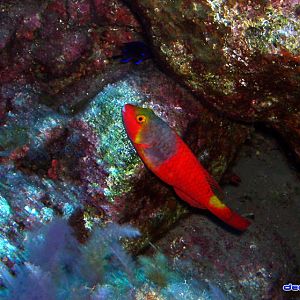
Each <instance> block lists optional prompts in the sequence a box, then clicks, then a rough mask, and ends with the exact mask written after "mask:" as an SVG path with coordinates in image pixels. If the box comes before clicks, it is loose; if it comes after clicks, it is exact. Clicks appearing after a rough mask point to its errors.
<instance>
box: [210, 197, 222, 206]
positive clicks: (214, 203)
mask: <svg viewBox="0 0 300 300" xmlns="http://www.w3.org/2000/svg"><path fill="white" fill-rule="evenodd" d="M209 204H210V205H212V206H214V207H217V208H225V207H226V205H225V204H224V203H222V202H221V201H220V200H219V198H218V197H217V196H212V197H211V198H210V199H209Z"/></svg>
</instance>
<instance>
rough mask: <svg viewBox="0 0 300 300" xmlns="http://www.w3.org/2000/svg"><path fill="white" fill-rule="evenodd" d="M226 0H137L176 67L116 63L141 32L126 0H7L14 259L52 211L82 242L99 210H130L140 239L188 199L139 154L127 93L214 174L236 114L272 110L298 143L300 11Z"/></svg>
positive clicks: (6, 100) (225, 156)
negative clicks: (130, 134) (127, 116)
mask: <svg viewBox="0 0 300 300" xmlns="http://www.w3.org/2000/svg"><path fill="white" fill-rule="evenodd" d="M161 3H163V6H162V5H161ZM226 3H227V4H226V5H227V6H226V7H225V6H222V5H221V4H218V2H215V1H214V2H212V1H193V2H191V1H176V3H174V1H163V2H162V1H155V2H154V1H152V2H151V1H145V0H143V1H132V2H131V4H132V7H133V8H134V10H135V11H136V12H137V13H138V14H139V15H140V16H141V17H142V18H141V20H143V22H145V23H144V24H145V29H146V31H147V33H148V35H149V36H150V37H151V41H152V44H153V50H154V52H155V54H156V56H157V58H158V59H159V61H160V62H164V66H166V67H168V69H169V70H171V71H172V73H173V74H176V75H177V77H176V79H175V80H172V79H170V78H169V77H167V76H166V75H165V74H163V73H162V72H160V71H159V70H157V68H156V67H155V66H154V65H153V62H151V61H146V62H143V63H142V64H141V65H137V66H135V65H133V64H131V63H129V64H121V63H120V62H119V57H118V56H120V54H121V52H122V51H121V49H122V46H123V43H126V42H130V41H133V40H141V32H142V28H141V26H140V25H139V23H138V22H137V20H136V18H135V17H134V15H133V14H132V13H131V12H130V10H129V8H128V7H126V6H125V5H124V3H123V2H120V1H108V0H107V1H106V0H94V1H87V0H78V1H77V0H70V1H58V0H50V1H35V0H28V1H17V0H12V1H5V3H4V2H3V1H2V2H1V4H0V9H1V15H0V24H1V28H0V49H1V50H0V51H1V53H0V54H1V55H0V85H1V89H0V224H1V228H0V256H1V258H2V259H3V261H5V263H6V264H7V265H9V266H11V265H12V264H11V262H16V261H18V259H19V258H20V257H19V255H18V254H19V252H18V249H19V248H20V247H22V239H23V237H24V234H25V233H26V230H29V229H31V228H32V227H33V226H34V224H36V223H37V222H43V223H47V222H48V221H49V220H51V219H52V218H53V216H54V215H62V216H64V217H65V218H68V217H70V216H71V220H70V223H71V224H72V226H74V228H75V229H76V233H77V237H78V238H79V239H80V241H81V242H84V241H85V239H86V237H87V235H88V230H89V229H90V228H92V227H95V226H97V225H98V224H99V223H103V222H110V221H116V222H119V223H128V222H129V223H132V224H133V225H135V226H137V227H138V228H139V229H140V230H141V231H142V233H143V237H142V239H141V240H140V241H139V242H137V243H135V245H131V247H132V249H133V250H140V249H141V248H142V247H143V246H145V245H147V242H148V241H149V240H153V239H154V238H155V237H157V236H159V235H160V234H161V233H163V232H164V231H166V230H167V229H168V228H170V226H171V225H172V224H174V222H175V221H176V220H178V219H179V218H180V216H182V215H183V214H185V213H186V212H187V211H188V208H187V206H186V205H185V204H183V203H182V202H181V200H179V199H178V198H176V196H175V194H174V192H173V191H172V189H171V188H170V187H168V186H166V185H165V184H164V183H162V182H161V181H159V180H158V179H157V178H156V177H155V176H154V175H152V174H151V173H150V172H149V170H147V169H146V168H145V166H144V165H143V163H142V162H141V160H140V159H139V157H138V156H137V155H136V153H135V151H134V149H133V147H132V145H131V143H130V142H129V140H128V138H127V136H126V133H125V130H124V126H123V124H122V118H121V108H122V106H123V105H124V104H125V103H133V104H136V105H141V106H145V107H150V108H152V109H153V110H154V111H155V113H156V114H158V115H159V116H160V117H161V118H162V119H164V120H165V121H166V122H167V123H168V124H169V125H170V126H171V127H172V128H174V129H175V130H176V131H177V132H178V133H179V134H180V135H181V136H182V137H183V139H184V140H185V141H186V142H187V144H188V145H189V146H190V147H191V149H192V150H193V152H194V153H195V154H196V155H197V156H198V158H199V160H201V162H202V163H203V164H204V166H205V167H206V168H207V169H209V170H210V172H211V173H212V174H213V175H214V176H215V177H216V178H217V179H219V178H220V177H221V176H222V174H223V173H224V171H225V170H226V168H227V166H228V164H229V163H230V162H231V160H232V159H233V157H234V155H235V153H236V150H237V149H238V148H239V146H240V145H241V144H242V143H243V142H244V141H245V139H246V138H247V136H248V134H249V131H250V128H249V127H248V126H245V125H241V124H240V123H237V122H235V121H232V119H233V118H237V119H239V120H246V121H257V120H259V121H266V122H268V123H270V124H272V126H274V127H276V128H277V129H278V130H279V131H280V132H281V133H282V135H284V136H287V135H289V142H290V143H291V145H292V146H293V147H294V148H296V147H298V145H299V142H298V136H299V127H298V129H297V130H298V131H297V130H296V128H297V127H296V126H297V124H298V122H299V119H300V118H298V117H297V101H296V100H297V99H298V98H297V95H299V90H298V89H297V87H298V86H297V83H298V79H299V78H298V73H297V70H298V69H297V68H298V64H299V60H298V56H297V55H298V54H297V51H298V50H297V49H298V44H297V43H298V40H297V39H294V40H293V37H294V33H295V32H296V33H297V32H298V31H297V30H298V23H297V22H296V21H295V22H294V21H293V20H298V19H297V18H298V13H297V10H295V13H294V14H292V12H291V10H290V8H291V7H292V6H291V5H292V4H291V5H285V7H284V9H283V10H282V11H281V10H280V5H281V4H280V3H281V2H278V3H277V2H276V3H275V4H276V5H275V4H274V6H273V8H269V6H268V5H267V3H265V4H261V3H260V2H258V1H256V2H252V3H253V5H252V4H251V5H250V6H249V5H248V4H247V2H246V1H242V2H238V3H236V2H234V1H228V2H226ZM254 4H255V5H257V8H256V6H254ZM247 5H248V6H247ZM246 6H247V7H246ZM248 16H249V17H250V16H251V17H252V18H253V19H254V21H253V24H252V23H251V24H252V25H250V23H249V24H248V23H247V22H246V21H245V20H247V19H249V18H248ZM259 16H262V17H263V19H260V18H259ZM266 18H267V21H265V22H263V21H262V20H265V19H266ZM286 20H291V23H290V24H291V25H290V27H289V26H288V25H287V24H286ZM245 22H246V23H245ZM249 22H250V21H249ZM268 22H269V23H268ZM272 22H273V23H272ZM268 24H269V25H268ZM268 26H269V27H268ZM276 26H278V27H276ZM252 27H253V28H252ZM274 28H277V29H276V30H277V31H274V30H275V29H274ZM273 29H274V30H273ZM285 30H290V31H289V34H288V35H287V36H286V37H284V34H285V32H286V31H285ZM276 34H277V35H276ZM262 36H263V37H264V38H263V39H262V38H261V37H262ZM274 39H275V40H274ZM274 41H275V42H274ZM275 44H276V45H277V46H276V45H275ZM278 45H279V46H278ZM281 45H286V46H285V47H284V49H281V48H280V47H281ZM179 82H181V83H182V82H183V83H185V84H186V86H188V87H189V88H190V90H191V91H193V92H195V93H197V95H198V96H200V97H199V98H198V99H196V98H195V96H193V95H191V94H190V93H189V92H188V91H187V90H186V89H185V88H183V87H182V86H180V85H179ZM272 82H273V84H272ZM199 100H201V101H204V102H206V103H209V104H210V107H214V108H215V109H217V110H218V111H219V112H222V114H216V113H215V112H213V111H210V110H209V109H208V107H209V106H205V107H204V106H203V105H202V104H201V101H199ZM284 101H285V102H284ZM284 103H285V104H284ZM228 116H230V117H231V119H228V118H227V117H228ZM298 153H299V152H298ZM201 226H206V225H205V222H203V224H202V225H201ZM209 226H210V225H208V226H207V228H208V230H210V229H209V228H210V227H209ZM221 226H222V225H220V227H221ZM187 230H191V231H192V232H193V229H192V228H187ZM204 230H205V229H204ZM204 230H203V232H204ZM220 230H221V228H220ZM212 232H213V231H212ZM221 232H222V231H220V235H219V236H220V238H223V237H224V239H225V240H226V241H228V243H229V244H230V243H233V244H234V243H237V241H236V240H234V237H225V236H224V235H223V234H222V233H221ZM255 234H256V233H255ZM255 234H254V235H255ZM257 234H259V233H257ZM250 236H251V235H250ZM197 238H198V237H197V236H195V240H197ZM254 238H255V236H254ZM271 239H273V236H272V238H271ZM197 241H198V242H199V243H200V244H201V245H204V246H205V243H204V242H203V240H201V239H200V238H199V239H198V240H197ZM224 243H225V244H226V242H224ZM270 243H271V242H270ZM225 244H224V245H225ZM210 245H211V249H213V248H214V246H213V245H212V244H210ZM230 245H231V244H230ZM234 245H236V244H234ZM266 245H267V246H268V247H269V246H270V247H272V245H269V244H266ZM225 246H226V245H225ZM226 247H227V246H226ZM237 249H239V248H237ZM245 249H246V250H245ZM245 249H241V251H242V253H243V255H246V254H247V253H249V251H250V250H249V249H248V248H247V247H246V248H245ZM244 250H245V251H244ZM236 251H238V250H236ZM243 251H244V252H243ZM247 251H248V252H247ZM220 253H222V252H221V250H220ZM266 253H267V252H266ZM203 255H207V256H208V257H210V256H211V253H209V251H206V252H203ZM241 257H244V256H241ZM251 257H254V258H256V257H257V256H255V255H254V256H251ZM278 257H279V261H282V259H281V256H278ZM275 258H276V257H275V256H274V260H275ZM272 259H273V257H272ZM231 262H232V260H231ZM214 263H216V264H217V263H218V260H216V261H214ZM248 267H249V266H247V268H248ZM220 268H221V269H226V268H227V267H226V266H225V265H222V264H220ZM221 269H220V270H221ZM278 269H279V268H278ZM218 270H219V269H218ZM227 270H229V268H227ZM247 270H248V271H249V270H250V267H249V269H247ZM254 271H256V269H255V268H254V269H253V270H252V271H251V272H254ZM281 271H282V273H283V274H285V273H286V272H288V271H289V269H284V270H281ZM228 272H230V271H228ZM266 272H269V271H268V270H267V271H266ZM237 274H238V275H237V276H240V277H239V278H242V279H241V280H243V278H244V277H243V276H244V275H245V273H242V272H241V273H237ZM264 274H265V273H264ZM263 276H265V275H263ZM284 278H285V277H284ZM275 280H276V279H275ZM246 283H249V278H247V281H246ZM266 287H268V285H266Z"/></svg>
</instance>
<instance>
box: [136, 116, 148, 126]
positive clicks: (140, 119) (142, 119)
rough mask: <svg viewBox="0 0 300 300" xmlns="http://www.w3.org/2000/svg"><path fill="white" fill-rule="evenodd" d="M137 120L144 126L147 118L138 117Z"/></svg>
mask: <svg viewBox="0 0 300 300" xmlns="http://www.w3.org/2000/svg"><path fill="white" fill-rule="evenodd" d="M136 120H137V122H138V123H140V124H142V123H144V122H145V121H146V117H145V116H144V115H138V116H136Z"/></svg>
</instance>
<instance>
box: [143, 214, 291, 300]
mask: <svg viewBox="0 0 300 300" xmlns="http://www.w3.org/2000/svg"><path fill="white" fill-rule="evenodd" d="M218 223H219V222H217V224H214V223H213V222H211V220H209V219H207V218H205V217H204V216H201V215H200V214H193V215H191V216H189V217H188V218H185V219H183V220H181V221H180V222H179V223H178V224H177V226H176V227H175V228H173V229H171V230H170V231H169V232H168V233H167V234H166V235H164V237H163V239H161V240H159V241H158V242H156V243H155V248H156V249H159V250H160V251H162V252H163V253H165V254H166V255H167V256H168V257H169V259H170V258H171V259H173V260H174V262H177V263H180V262H183V268H184V263H185V264H186V266H185V268H186V272H188V271H191V267H190V266H191V265H192V266H193V268H192V271H191V272H192V276H193V278H194V279H195V280H197V279H198V280H207V281H212V282H214V283H217V284H218V285H219V286H220V288H222V290H223V291H224V292H225V293H226V294H228V295H229V296H231V297H232V298H233V299H283V294H282V293H283V292H282V286H283V284H285V283H286V282H290V281H291V280H293V279H294V280H295V279H296V277H294V276H296V274H297V273H296V272H297V267H296V262H295V257H294V255H293V254H292V252H291V250H290V249H289V248H288V246H287V245H286V243H285V242H284V241H283V239H282V238H281V237H280V236H279V235H278V234H277V233H276V232H274V231H273V230H271V228H270V227H265V228H264V227H257V226H255V224H253V225H252V226H251V227H250V228H249V229H248V230H247V231H246V232H244V233H243V234H241V235H237V234H233V233H232V232H230V231H226V230H224V228H221V227H220V226H219V225H218ZM152 251H153V249H152V250H151V249H150V250H149V251H148V254H149V252H152ZM186 262H189V263H186Z"/></svg>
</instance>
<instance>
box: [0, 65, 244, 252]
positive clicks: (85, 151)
mask: <svg viewBox="0 0 300 300" xmlns="http://www.w3.org/2000/svg"><path fill="white" fill-rule="evenodd" d="M133 67H134V68H133ZM111 75H112V77H111V79H113V78H114V76H115V74H111ZM106 80H109V78H106ZM99 82H100V83H101V81H99V79H97V78H96V77H95V82H94V83H91V82H88V83H87V82H85V83H86V85H82V84H83V83H82V82H81V83H80V85H79V87H80V88H82V90H83V91H85V93H87V94H90V95H92V94H93V93H94V92H95V88H98V90H99V86H100V87H101V85H97V84H99ZM76 90H77V88H76V86H73V89H71V90H69V93H68V90H65V91H64V93H61V94H60V98H61V99H60V100H61V103H63V104H61V105H60V106H59V107H58V110H57V111H53V110H52V109H50V108H49V107H47V106H45V105H42V104H39V101H37V98H38V97H39V93H37V92H36V91H34V90H32V89H31V90H30V87H27V91H26V89H25V90H23V91H22V89H21V88H19V89H13V88H11V89H8V88H7V92H9V93H10V105H11V111H10V114H8V115H7V117H6V121H5V122H6V123H5V124H6V126H5V127H4V132H3V133H4V134H6V135H10V136H11V137H12V138H11V139H8V140H7V143H6V144H5V145H4V146H5V147H4V148H3V149H1V151H2V153H3V155H4V156H6V158H5V159H4V160H3V162H2V169H1V170H2V171H1V174H3V175H2V176H1V178H0V183H1V184H2V186H3V187H4V188H3V189H1V194H0V195H1V196H2V197H3V199H5V201H7V202H8V206H9V207H11V208H12V211H14V212H17V213H14V214H13V215H12V218H11V221H12V222H14V224H22V226H21V227H19V226H17V227H16V226H15V227H16V228H17V229H16V232H19V233H21V234H19V237H18V235H17V236H16V235H15V234H16V232H15V233H14V234H12V237H14V238H12V237H8V229H9V226H6V227H3V228H6V229H5V230H4V229H3V230H4V231H3V233H2V234H3V236H4V237H5V238H6V239H9V241H10V244H11V245H12V246H14V247H16V246H17V244H18V243H17V242H16V241H19V239H20V238H21V237H22V230H24V229H26V230H27V229H30V228H31V226H32V224H33V223H34V222H43V223H44V222H47V220H48V219H49V218H50V219H51V218H52V216H53V215H55V214H58V215H65V216H69V215H70V214H72V213H74V216H73V219H72V223H73V224H76V226H75V225H74V227H75V228H76V231H77V230H78V231H79V232H80V233H81V235H82V236H83V237H81V238H83V239H84V236H87V235H88V230H89V228H93V227H95V226H96V225H97V224H98V223H102V222H108V221H115V222H119V223H128V222H129V223H132V224H134V225H135V226H137V227H138V228H139V229H140V230H141V231H142V232H143V238H142V239H141V240H140V241H139V242H136V243H134V245H131V248H134V250H140V249H141V248H142V247H143V246H145V245H146V244H147V242H148V241H149V240H152V239H153V238H154V236H157V235H159V234H161V233H162V232H164V231H165V230H166V229H168V228H169V227H170V226H171V225H172V224H173V223H174V222H175V221H176V220H177V219H178V218H179V217H180V216H181V215H182V214H184V213H186V212H187V211H188V209H187V207H186V205H185V204H183V203H182V202H181V201H180V200H179V199H176V196H175V193H174V192H173V191H172V189H171V188H169V187H167V186H166V185H164V184H163V183H162V182H160V181H159V180H158V179H157V178H156V177H155V176H154V175H152V174H151V173H150V172H149V171H148V170H147V169H146V168H145V167H144V165H143V163H142V162H141V160H140V159H139V158H138V156H137V155H136V153H135V151H134V149H133V147H132V145H131V143H130V141H129V139H128V137H127V135H126V132H125V129H124V126H123V124H122V117H121V109H122V107H123V105H124V104H125V103H133V104H137V105H145V106H148V107H151V108H153V109H154V110H155V112H156V113H157V114H158V115H159V116H160V117H161V118H163V119H164V120H166V121H167V122H168V123H169V124H170V126H171V127H173V128H175V129H176V130H177V131H178V133H179V134H180V135H181V136H183V139H184V140H186V141H187V143H188V144H189V145H190V146H191V148H192V149H193V151H194V152H195V153H196V154H197V155H198V157H199V159H200V160H201V161H202V162H203V164H204V165H205V166H206V167H207V168H208V169H209V170H210V171H211V172H212V174H213V175H215V176H216V178H220V176H221V175H222V174H223V173H224V171H225V170H226V168H227V166H228V164H229V163H230V161H231V160H232V159H233V157H234V155H235V153H236V151H237V149H238V148H239V146H240V145H241V144H242V143H243V142H244V141H245V139H246V138H247V136H248V134H249V130H250V128H249V127H247V126H244V125H240V124H237V123H234V122H232V121H229V120H227V119H225V118H222V117H220V116H217V115H215V114H213V113H211V112H209V111H208V110H207V109H206V108H204V107H203V106H202V105H201V104H200V103H199V102H198V101H197V100H196V99H195V98H194V97H193V96H192V95H191V94H190V93H188V92H187V91H186V90H185V89H184V88H182V87H180V86H179V85H178V84H177V83H176V82H174V81H172V80H170V79H169V78H168V77H167V76H165V75H164V74H163V73H161V72H160V71H158V70H157V69H156V68H155V67H154V66H153V64H152V62H151V61H147V62H144V63H143V64H141V65H134V64H133V65H132V69H131V72H129V73H128V74H127V75H126V76H123V78H119V79H118V80H116V81H114V82H113V83H111V84H108V85H106V86H104V87H103V89H102V91H100V92H98V94H97V95H96V96H95V97H94V98H92V99H89V100H86V101H85V102H84V103H83V102H82V95H81V94H80V93H79V94H77V93H76ZM79 104H80V105H79ZM199 115H201V116H202V117H201V119H199ZM0 166H1V165H0ZM16 187H17V188H16ZM19 190H22V191H23V192H22V193H19V192H18V191H19ZM25 203H26V204H25ZM24 206H26V207H28V209H26V211H24V209H23V208H24ZM14 216H16V218H15V217H14ZM14 239H16V241H14ZM12 257H13V256H12Z"/></svg>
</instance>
